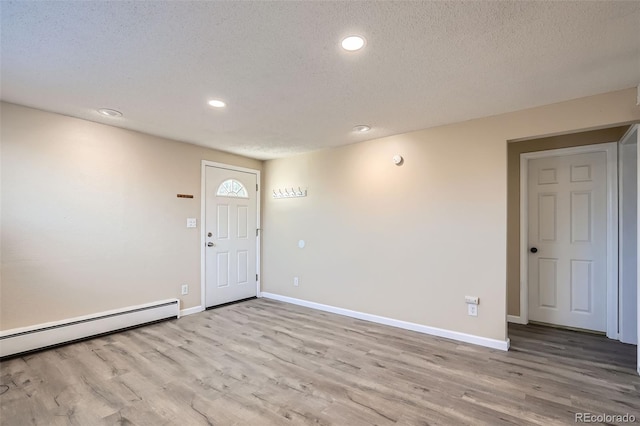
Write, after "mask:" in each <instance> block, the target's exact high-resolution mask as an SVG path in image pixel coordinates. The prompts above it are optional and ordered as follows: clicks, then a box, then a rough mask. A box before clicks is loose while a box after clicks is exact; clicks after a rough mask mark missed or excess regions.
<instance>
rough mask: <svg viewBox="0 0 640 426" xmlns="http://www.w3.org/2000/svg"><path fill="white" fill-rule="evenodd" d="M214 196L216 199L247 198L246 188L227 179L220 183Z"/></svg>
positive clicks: (235, 181) (233, 180)
mask: <svg viewBox="0 0 640 426" xmlns="http://www.w3.org/2000/svg"><path fill="white" fill-rule="evenodd" d="M216 195H217V196H218V197H235V198H249V193H248V192H247V188H245V187H244V185H243V184H241V183H240V182H238V181H237V180H235V179H227V180H225V181H224V182H222V183H221V184H220V186H219V187H218V191H217V192H216Z"/></svg>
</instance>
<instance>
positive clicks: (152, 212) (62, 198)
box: [0, 103, 262, 329]
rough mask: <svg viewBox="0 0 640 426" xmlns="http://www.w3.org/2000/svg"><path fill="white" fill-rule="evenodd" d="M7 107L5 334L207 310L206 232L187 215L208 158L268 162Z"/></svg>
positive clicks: (192, 213) (193, 213)
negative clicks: (106, 316) (158, 307)
mask: <svg viewBox="0 0 640 426" xmlns="http://www.w3.org/2000/svg"><path fill="white" fill-rule="evenodd" d="M1 114H2V115H1V119H2V133H1V139H0V140H1V143H2V145H1V149H2V187H1V188H2V204H1V207H2V216H1V220H2V237H1V238H2V258H1V262H2V263H1V265H2V269H1V280H2V281H1V283H2V285H1V293H0V294H1V296H0V297H1V302H0V308H1V309H0V310H1V312H2V314H1V317H0V321H1V328H2V329H10V328H14V327H21V326H28V325H33V324H39V323H42V322H47V321H55V320H60V319H65V318H70V317H74V316H78V315H84V314H89V313H94V312H100V311H104V310H108V309H115V308H120V307H125V306H131V305H135V304H141V303H146V302H152V301H155V300H161V299H166V298H173V297H179V298H182V302H183V305H182V307H183V308H189V307H192V306H197V305H200V229H199V226H198V228H197V229H187V228H186V223H185V222H186V218H187V217H197V218H198V219H199V218H200V164H201V160H203V159H206V160H213V161H219V162H224V163H229V164H235V165H238V166H243V167H250V168H256V169H261V166H262V164H261V162H260V161H257V160H250V159H247V158H242V157H239V156H235V155H231V154H226V153H222V152H218V151H214V150H210V149H206V148H202V147H198V146H194V145H189V144H185V143H180V142H176V141H171V140H167V139H162V138H158V137H154V136H149V135H145V134H141V133H137V132H133V131H128V130H123V129H119V128H115V127H111V126H106V125H102V124H97V123H93V122H89V121H84V120H79V119H75V118H70V117H65V116H61V115H57V114H52V113H47V112H43V111H38V110H34V109H30V108H24V107H20V106H16V105H12V104H6V103H3V104H1ZM177 193H186V194H193V195H194V196H195V197H194V198H193V199H180V198H177V197H176V194H177ZM198 225H199V224H198ZM181 284H189V288H190V294H189V295H188V296H184V297H183V296H180V286H181Z"/></svg>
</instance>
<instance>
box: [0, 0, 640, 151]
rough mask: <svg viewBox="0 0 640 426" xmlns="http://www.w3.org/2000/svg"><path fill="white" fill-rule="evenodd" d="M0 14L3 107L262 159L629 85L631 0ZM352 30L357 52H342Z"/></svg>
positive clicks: (67, 8)
mask: <svg viewBox="0 0 640 426" xmlns="http://www.w3.org/2000/svg"><path fill="white" fill-rule="evenodd" d="M0 8H1V9H0V12H1V14H2V29H1V31H2V32H1V87H0V88H1V92H0V94H1V97H2V99H3V100H5V101H8V102H14V103H18V104H22V105H27V106H31V107H35V108H41V109H44V110H49V111H54V112H58V113H61V114H66V115H70V116H75V117H80V118H85V119H89V120H93V121H98V122H103V123H108V124H112V125H115V126H120V127H125V128H128V129H134V130H139V131H142V132H146V133H151V134H155V135H160V136H165V137H168V138H172V139H177V140H180V141H186V142H191V143H196V144H198V145H204V146H209V147H213V148H218V149H221V150H225V151H229V152H234V153H238V154H242V155H247V156H250V157H254V158H259V159H267V158H276V157H282V156H286V155H291V154H294V153H299V152H305V151H309V150H316V149H322V148H326V147H330V146H338V145H344V144H348V143H353V142H357V141H360V140H365V139H373V138H378V137H382V136H387V135H391V134H397V133H403V132H407V131H411V130H417V129H422V128H427V127H431V126H435V125H440V124H445V123H452V122H458V121H463V120H468V119H472V118H477V117H483V116H488V115H493V114H498V113H503V112H508V111H514V110H518V109H523V108H528V107H532V106H536V105H543V104H549V103H553V102H559V101H563V100H568V99H573V98H578V97H582V96H588V95H593V94H597V93H603V92H608V91H612V90H618V89H623V88H628V87H634V86H636V85H638V83H640V35H639V34H640V30H639V28H640V2H619V1H611V2H610V1H607V2H521V1H508V2H494V1H491V2H488V1H487V2H476V1H474V2H459V1H455V2H442V1H438V2H383V1H380V2H362V1H358V2H356V1H353V2H202V1H201V2H184V1H173V2H160V1H148V2H138V1H136V2H110V1H109V2H108V1H92V2H65V1H50V2H27V1H19V2H12V1H2V2H0ZM350 34H361V35H363V36H364V37H365V38H366V40H367V45H366V47H365V49H364V50H362V51H359V52H355V53H349V52H345V51H343V50H342V49H341V48H340V47H339V44H340V40H341V39H342V38H343V37H344V36H347V35H350ZM211 98H220V99H224V100H225V101H226V102H227V103H228V107H227V108H226V109H224V110H216V109H213V108H211V107H209V106H207V105H206V101H207V100H208V99H211ZM101 107H106V108H113V109H117V110H120V111H122V112H123V113H124V117H122V118H117V119H109V118H107V117H102V116H100V115H99V114H98V113H97V112H96V108H101ZM357 124H369V125H371V126H372V130H371V131H370V132H368V133H366V134H355V133H353V132H352V131H351V129H352V127H353V126H355V125H357Z"/></svg>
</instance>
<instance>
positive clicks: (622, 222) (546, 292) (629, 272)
mask: <svg viewBox="0 0 640 426" xmlns="http://www.w3.org/2000/svg"><path fill="white" fill-rule="evenodd" d="M633 132H634V127H633V126H631V127H630V126H629V125H625V126H618V127H612V128H607V129H599V130H592V131H586V132H580V133H574V134H567V135H559V136H552V137H545V138H538V139H529V140H518V141H510V142H509V144H508V156H509V162H508V170H509V179H508V185H509V188H508V194H509V195H508V198H509V200H508V205H509V213H508V216H509V220H508V230H507V235H508V250H507V253H508V258H507V277H508V282H507V301H508V306H507V313H508V316H507V321H508V322H509V323H511V324H510V325H509V327H508V332H509V333H512V332H513V331H514V330H515V329H516V327H517V326H515V325H513V323H515V324H522V325H525V324H528V323H529V321H531V320H533V321H535V320H536V319H537V318H535V316H536V315H535V314H534V315H533V318H532V316H531V315H530V311H531V309H530V302H531V300H530V299H532V298H537V299H538V300H537V301H536V300H534V302H537V303H538V307H540V305H542V310H543V311H545V310H546V311H553V309H555V308H554V306H553V305H554V304H557V303H559V302H562V301H564V302H565V307H567V306H568V308H566V309H568V311H569V313H571V314H573V315H578V316H579V315H585V314H588V313H589V312H585V311H591V312H593V311H594V307H595V306H594V305H593V303H595V302H597V301H595V300H593V296H595V295H596V293H594V291H595V290H596V289H595V288H594V287H593V285H592V284H596V283H595V281H594V280H595V279H596V276H597V272H598V271H596V269H595V268H596V264H595V263H593V262H592V259H588V258H587V257H585V255H584V253H581V252H577V253H568V256H567V257H568V259H567V260H566V263H565V265H564V266H562V268H564V271H562V273H563V274H564V275H563V276H564V278H563V279H564V280H565V285H566V286H568V288H566V287H565V289H564V294H563V295H562V296H561V297H562V298H563V300H560V299H558V297H559V296H558V295H557V294H554V292H553V291H550V290H553V289H554V287H555V286H559V285H560V284H561V283H559V282H552V281H551V280H549V278H550V277H554V276H555V277H559V276H560V275H561V274H559V272H561V271H559V269H560V266H561V265H560V263H559V262H560V261H559V260H558V261H557V262H556V261H555V260H554V256H553V255H550V254H549V252H546V253H544V252H541V251H540V249H541V247H538V246H537V244H540V242H539V241H535V240H532V241H529V239H530V233H532V232H533V231H536V232H538V231H540V229H538V230H536V229H530V228H529V223H528V222H526V221H525V220H522V219H521V216H522V213H523V212H524V216H525V219H527V218H526V216H527V213H528V209H529V203H528V202H529V198H530V197H529V196H527V200H526V201H527V202H526V203H525V202H524V201H525V200H521V193H525V194H527V193H528V190H529V186H528V185H529V183H528V179H522V180H521V177H523V178H524V177H525V173H524V171H523V170H521V166H522V162H525V161H526V166H525V167H523V168H525V169H527V172H526V177H527V178H528V177H529V170H528V167H527V166H528V165H529V161H536V154H539V155H538V157H539V158H545V155H544V154H540V152H542V151H553V150H556V151H555V154H556V156H558V155H557V154H567V153H568V152H569V151H565V152H564V153H563V152H562V151H559V150H560V149H567V148H576V147H579V148H577V151H576V152H578V153H580V152H581V153H582V154H585V153H588V152H589V151H592V152H593V151H596V152H597V151H598V149H597V148H594V146H595V145H597V144H601V145H602V144H605V143H609V144H610V145H609V146H612V147H615V148H616V150H617V151H618V152H617V153H616V152H615V150H612V151H611V150H610V151H609V153H606V150H603V149H600V151H601V152H604V153H605V154H602V155H605V156H606V158H607V159H606V168H607V171H606V174H607V183H606V185H607V186H611V184H614V187H613V189H612V190H611V189H609V191H608V192H609V193H610V194H609V195H607V200H606V201H605V204H606V213H605V214H606V219H605V220H606V234H607V235H606V238H605V239H606V242H605V243H604V245H605V246H606V254H605V256H606V264H607V265H606V267H605V268H604V270H605V274H604V276H605V278H606V280H607V281H608V282H609V285H608V286H606V292H605V293H604V294H605V296H604V297H605V298H606V310H605V318H606V325H605V328H604V331H603V333H605V334H606V335H607V337H609V338H610V339H616V340H620V341H621V342H623V343H631V344H635V345H637V342H638V324H639V323H640V317H639V316H638V306H639V305H640V299H639V298H638V286H639V284H638V277H637V259H638V241H637V232H638V229H637V223H638V213H637V199H638V192H637V190H638V180H637V178H638V176H637V158H638V157H637V143H636V142H630V141H637V137H638V135H637V127H635V133H633ZM581 150H582V151H581ZM523 154H524V155H523ZM521 156H522V157H524V158H522V159H521ZM551 156H553V153H552V154H551ZM582 160H584V157H583V158H582ZM583 165H584V164H583ZM573 166H578V167H573V169H572V165H571V164H569V165H568V172H567V173H568V176H569V181H574V182H573V183H572V184H576V183H577V182H579V181H587V180H592V179H591V176H588V173H587V172H592V171H593V170H594V169H592V170H589V169H590V167H579V166H581V165H579V164H573ZM535 167H537V169H538V172H539V173H538V175H537V176H536V177H535V179H541V180H540V181H539V182H542V183H544V182H549V183H550V182H552V181H554V179H555V178H556V177H557V176H556V177H554V176H553V172H552V171H551V170H548V169H552V168H554V167H541V165H540V164H538V165H537V166H536V165H535V164H534V168H535ZM625 167H626V170H625ZM542 169H545V170H542ZM541 171H542V173H541V174H540V172H541ZM614 172H615V174H614ZM571 173H573V176H572V175H571ZM616 175H617V176H616ZM570 183H571V182H570ZM525 184H526V186H525ZM580 185H584V182H583V183H580ZM552 186H553V185H549V186H547V187H546V188H543V189H542V190H540V191H538V192H537V193H534V195H535V196H536V200H535V201H534V203H533V204H536V202H537V203H538V205H536V206H535V208H536V212H535V213H534V216H535V214H536V213H537V215H538V217H537V218H536V217H534V219H535V221H536V223H535V224H534V225H535V226H534V227H533V228H535V227H538V228H539V227H540V225H541V218H540V213H542V216H543V218H542V227H543V228H545V229H543V231H545V232H546V234H544V235H542V237H543V238H542V239H546V240H552V239H553V238H552V237H554V235H552V231H553V232H557V233H558V232H559V230H558V229H553V226H551V225H550V223H551V222H550V221H555V225H556V226H568V229H565V233H564V238H568V239H569V243H574V244H577V245H582V246H586V245H588V244H587V242H588V240H589V239H590V238H591V239H592V238H595V237H596V235H595V234H594V232H597V231H596V230H595V229H594V228H592V227H591V226H588V227H587V226H586V224H587V223H591V222H592V221H593V219H594V216H590V215H596V214H600V215H602V211H600V212H599V213H598V212H597V211H595V210H593V211H588V210H592V209H593V208H596V209H597V208H598V206H599V207H600V208H601V207H602V206H601V205H600V204H598V205H596V204H594V200H595V198H592V197H594V196H595V195H593V194H587V193H588V192H589V191H590V190H589V188H584V187H579V186H578V187H573V188H571V187H569V188H568V189H567V193H568V195H566V197H567V199H568V201H569V202H568V205H567V206H566V209H567V210H568V214H567V213H566V212H565V213H564V214H565V216H564V217H565V218H569V220H565V224H564V225H563V224H561V223H560V222H559V221H557V217H555V216H554V213H553V211H554V210H555V208H556V207H557V206H554V203H555V202H557V201H558V200H559V199H558V196H555V197H554V196H552V195H551V193H552V192H553V191H551V190H550V189H551V187H552ZM625 186H626V188H625ZM554 198H555V200H554ZM615 198H617V200H615ZM521 201H523V203H521ZM587 207H590V209H587ZM525 209H527V210H525ZM572 210H573V211H572ZM576 213H579V214H577V215H576ZM572 214H573V217H572V216H571V215H572ZM571 219H575V223H573V226H572V223H571ZM634 226H635V228H634ZM587 231H588V232H590V233H591V234H589V233H585V232H587ZM538 237H540V235H538ZM555 237H560V234H559V233H558V234H557V235H555ZM616 239H618V240H619V241H616ZM546 242H549V241H544V242H543V244H544V243H546ZM531 243H535V244H531ZM533 248H535V249H537V250H534V251H536V253H539V254H535V253H531V249H533ZM582 248H584V247H582ZM545 250H546V247H545ZM565 255H567V253H565ZM541 258H542V261H540V259H541ZM531 262H533V265H532V266H534V267H536V268H537V269H538V273H540V274H542V275H545V276H546V278H547V282H546V283H545V285H544V286H543V290H542V291H540V289H539V288H537V289H535V288H534V293H535V294H533V295H532V296H533V297H532V298H530V297H529V296H530V295H531V291H530V290H531V289H530V287H529V281H530V280H531V277H530V275H529V270H528V267H529V264H530V263H531ZM602 272H603V267H602V266H600V276H602ZM533 278H534V279H538V278H539V277H533ZM589 280H592V281H593V282H589ZM572 281H573V282H572ZM581 289H582V290H587V291H591V294H589V293H581V292H580V290H581ZM599 290H600V291H601V290H602V287H600V288H599ZM599 294H600V295H602V294H603V293H599ZM601 297H603V296H601ZM554 298H555V299H554ZM540 302H542V303H540ZM566 303H568V304H566ZM581 311H582V312H581ZM599 312H602V308H601V307H599ZM554 315H555V314H554ZM554 315H551V316H550V317H551V320H550V321H544V320H542V321H540V322H542V323H545V322H549V323H550V324H556V325H560V326H561V327H567V328H572V327H573V328H577V329H580V328H585V329H589V330H594V329H597V326H596V327H592V326H589V325H587V326H586V327H581V326H580V325H572V324H567V323H563V320H562V319H560V320H557V318H555V316H554ZM599 331H602V326H600V330H599ZM634 337H635V339H634ZM513 343H514V342H513V339H512V345H513ZM633 350H634V351H635V352H636V353H637V350H636V348H633ZM637 365H638V367H639V369H638V372H639V373H640V355H639V356H638V363H637Z"/></svg>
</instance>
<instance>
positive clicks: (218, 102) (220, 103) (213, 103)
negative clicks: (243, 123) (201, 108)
mask: <svg viewBox="0 0 640 426" xmlns="http://www.w3.org/2000/svg"><path fill="white" fill-rule="evenodd" d="M207 103H208V104H209V105H210V106H212V107H214V108H224V107H226V106H227V104H226V103H224V102H223V101H221V100H219V99H211V100H210V101H209V102H207Z"/></svg>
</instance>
